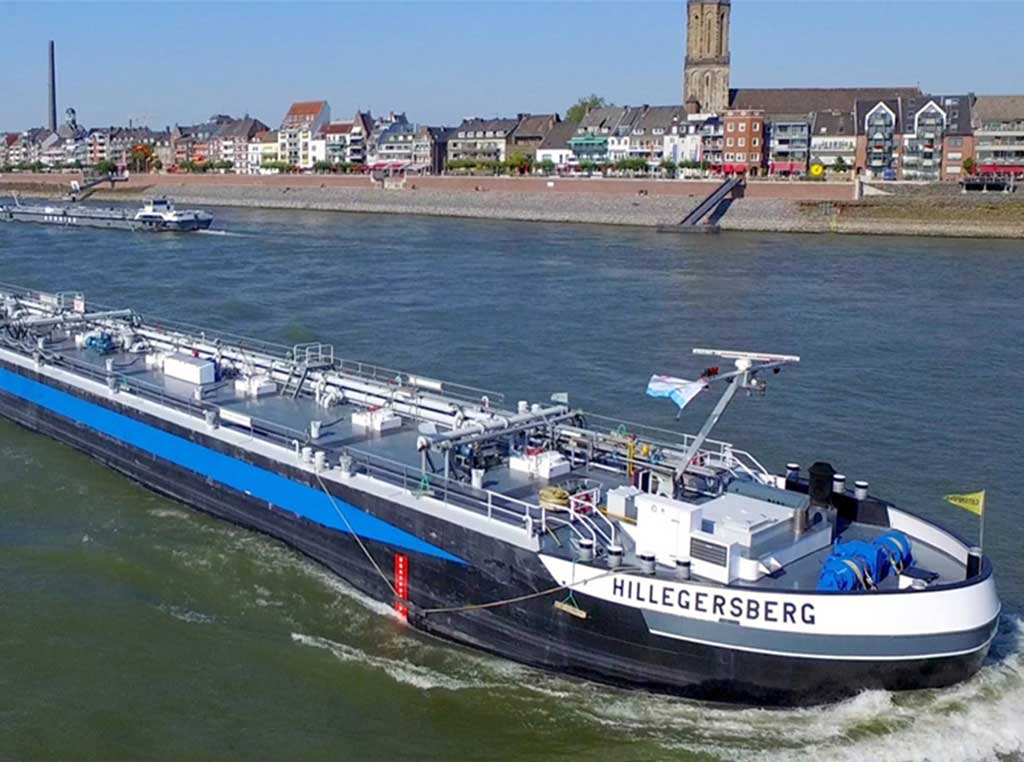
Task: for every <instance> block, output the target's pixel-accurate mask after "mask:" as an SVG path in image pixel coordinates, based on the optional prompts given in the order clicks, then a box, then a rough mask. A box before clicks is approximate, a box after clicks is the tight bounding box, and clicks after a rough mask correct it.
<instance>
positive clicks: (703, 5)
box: [683, 0, 731, 114]
mask: <svg viewBox="0 0 1024 762" xmlns="http://www.w3.org/2000/svg"><path fill="white" fill-rule="evenodd" d="M730 8H731V5H730V0H687V3H686V66H685V68H684V69H683V103H684V104H685V105H686V107H687V110H688V111H691V112H695V111H698V112H700V113H705V114H708V113H715V114H721V113H722V112H723V111H725V109H727V108H728V107H729V11H730Z"/></svg>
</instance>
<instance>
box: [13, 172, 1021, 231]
mask: <svg viewBox="0 0 1024 762" xmlns="http://www.w3.org/2000/svg"><path fill="white" fill-rule="evenodd" d="M70 179H72V178H69V177H68V176H66V175H64V176H61V175H56V176H54V175H42V176H35V175H7V176H0V194H2V193H3V192H4V190H5V189H8V190H20V191H21V192H22V193H23V194H24V195H26V196H29V195H33V196H35V195H49V196H53V195H55V194H56V193H57V192H58V189H62V188H64V187H66V186H67V183H68V182H69V181H70ZM714 187H715V183H714V182H703V181H693V182H689V181H664V180H662V181H658V180H611V179H589V180H588V179H555V180H546V179H544V178H472V177H462V178H446V177H441V178H438V177H416V178H412V177H410V178H407V179H406V180H405V181H403V182H396V183H395V185H394V186H393V187H388V186H386V185H385V184H382V183H374V182H372V181H371V180H370V179H369V178H367V177H343V176H341V177H339V176H324V177H320V176H316V175H298V176H290V175H289V176H274V177H254V176H244V175H243V176H240V175H213V176H195V175H156V176H136V177H132V178H131V180H130V181H129V182H128V183H125V184H124V185H119V186H117V188H116V189H115V190H104V191H101V192H98V193H96V194H95V195H94V196H93V198H94V199H106V200H122V201H130V200H137V199H139V198H141V197H143V196H145V195H152V194H160V195H168V196H171V197H172V198H174V199H175V200H176V201H177V202H178V203H179V204H180V205H186V204H187V205H189V206H218V205H223V206H239V207H259V208H278V209H304V210H323V211H344V212H366V213H389V214H426V215H436V216H453V217H473V218H485V219H505V220H523V221H535V222H575V223H595V224H607V225H639V226H648V227H650V226H658V225H670V224H673V223H677V222H679V220H681V219H682V218H683V217H684V216H685V215H686V213H687V212H688V211H690V210H691V209H692V208H693V207H694V206H695V205H696V204H697V203H698V202H699V201H700V200H701V199H702V198H703V197H704V196H705V195H706V194H707V193H709V192H710V191H711V190H712V189H713V188H714ZM954 188H955V186H948V187H947V186H943V187H942V192H935V193H921V192H912V193H908V192H902V193H894V194H891V195H887V196H870V197H868V198H866V199H864V200H861V201H854V200H853V195H854V186H853V184H852V183H807V182H756V181H755V182H751V183H749V184H748V187H747V193H746V196H745V197H744V198H742V199H738V200H736V201H734V202H732V203H731V205H729V207H728V208H727V209H726V210H724V214H723V215H722V216H721V218H720V219H719V220H718V222H719V224H720V226H721V228H722V229H723V230H746V231H770V232H800V233H871V234H894V235H931V236H966V237H992V238H1024V195H1022V196H1017V195H1009V196H1007V195H1003V194H986V195H984V196H981V195H960V194H959V193H956V192H955V191H954Z"/></svg>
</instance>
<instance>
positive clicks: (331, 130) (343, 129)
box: [324, 122, 354, 135]
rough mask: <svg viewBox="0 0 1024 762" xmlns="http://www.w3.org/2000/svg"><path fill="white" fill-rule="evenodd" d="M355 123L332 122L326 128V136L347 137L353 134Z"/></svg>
mask: <svg viewBox="0 0 1024 762" xmlns="http://www.w3.org/2000/svg"><path fill="white" fill-rule="evenodd" d="M353 125H354V122H331V123H330V124H329V125H327V126H326V127H324V134H325V135H347V134H348V133H350V132H352V127H353Z"/></svg>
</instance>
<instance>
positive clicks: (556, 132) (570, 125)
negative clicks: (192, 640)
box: [535, 122, 578, 170]
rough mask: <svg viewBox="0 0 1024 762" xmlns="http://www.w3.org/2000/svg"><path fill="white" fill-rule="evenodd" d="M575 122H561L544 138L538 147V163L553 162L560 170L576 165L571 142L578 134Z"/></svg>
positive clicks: (536, 155)
mask: <svg viewBox="0 0 1024 762" xmlns="http://www.w3.org/2000/svg"><path fill="white" fill-rule="evenodd" d="M577 126H578V125H577V124H576V123H575V122H559V123H558V124H556V125H555V126H554V127H553V128H552V129H551V131H550V132H548V134H547V135H546V136H545V137H544V141H543V142H542V143H541V144H540V145H539V146H538V147H537V152H536V154H535V157H536V163H537V164H544V163H545V162H549V161H550V162H551V163H552V164H554V165H555V167H556V168H557V169H559V170H565V169H568V168H570V167H572V166H574V165H575V164H576V155H575V154H574V153H573V152H572V147H571V146H570V145H569V141H570V140H571V139H572V137H573V136H574V135H575V134H576V127H577Z"/></svg>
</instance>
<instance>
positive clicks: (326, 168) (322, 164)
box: [313, 161, 334, 172]
mask: <svg viewBox="0 0 1024 762" xmlns="http://www.w3.org/2000/svg"><path fill="white" fill-rule="evenodd" d="M333 169H334V167H333V165H332V164H331V162H329V161H318V162H314V164H313V171H314V172H331V171H332V170H333Z"/></svg>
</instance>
